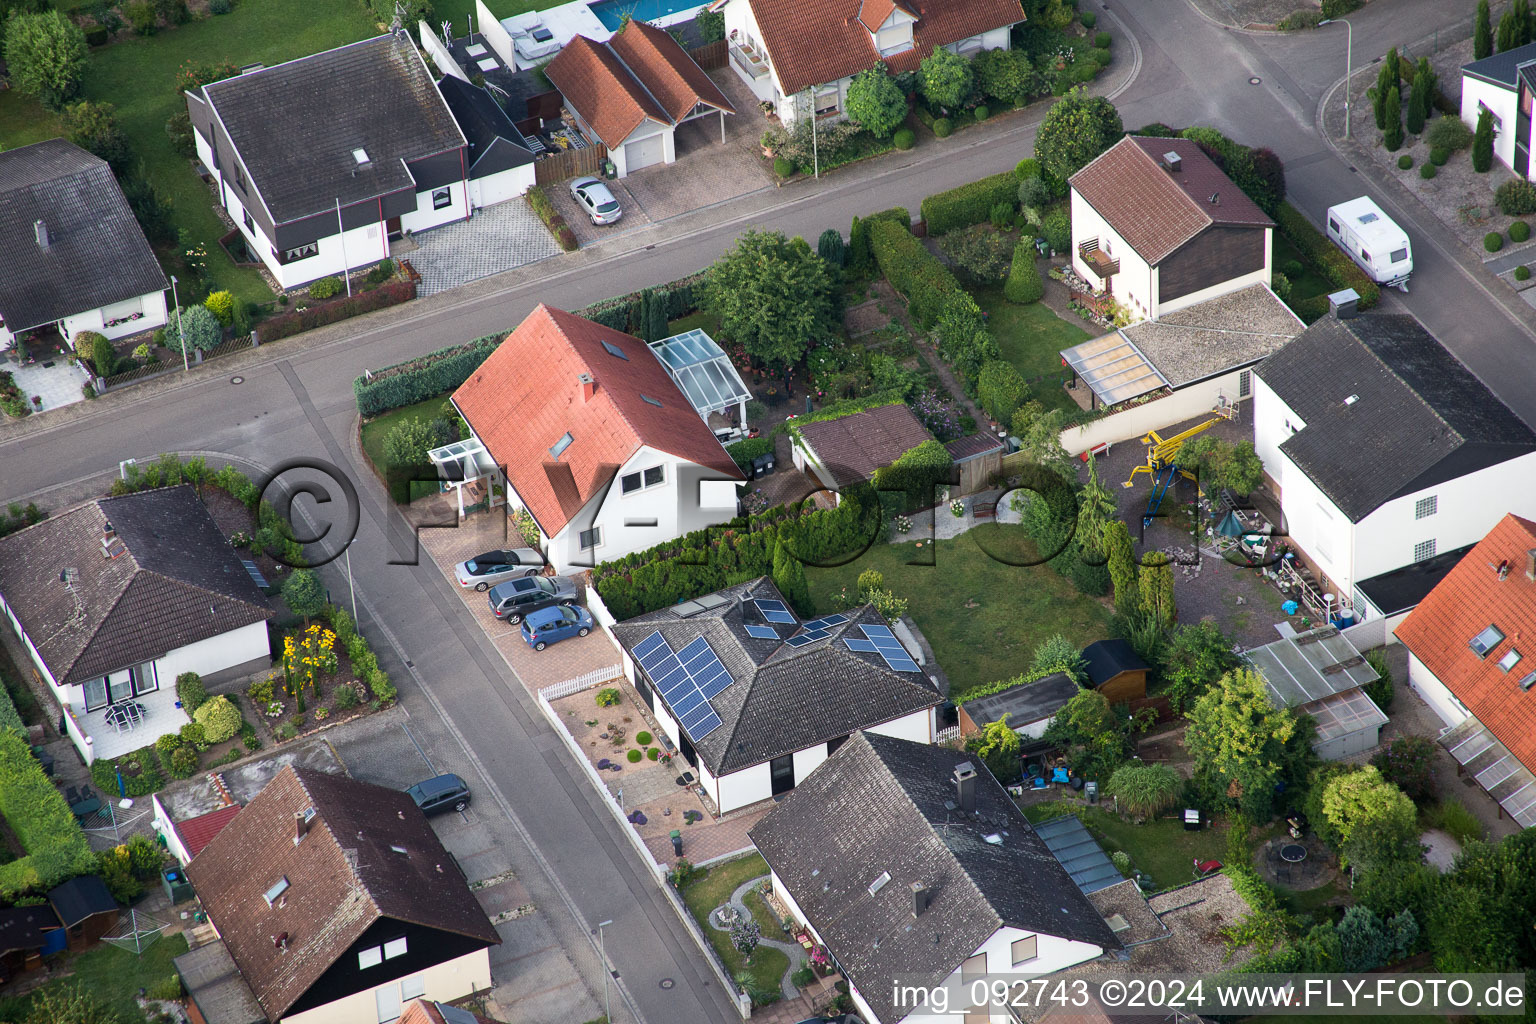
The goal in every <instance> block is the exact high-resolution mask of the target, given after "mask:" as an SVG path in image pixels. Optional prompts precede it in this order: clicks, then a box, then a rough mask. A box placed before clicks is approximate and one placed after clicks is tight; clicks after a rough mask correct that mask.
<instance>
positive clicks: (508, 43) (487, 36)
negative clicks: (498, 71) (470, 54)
mask: <svg viewBox="0 0 1536 1024" xmlns="http://www.w3.org/2000/svg"><path fill="white" fill-rule="evenodd" d="M475 29H476V31H478V32H479V33H480V37H481V38H482V39H484V40H485V42H486V45H487V46H489V47H490V48H491V49H492V50H494V51H496V56H498V57H500V58H501V62H502V63H503V64H505V65H506V66H507V67H509V68H511V69H512V70H513V71H516V70H517V50H516V49H515V48H514V47H513V45H512V34H511V33H510V32H508V31H507V30H506V28H504V27H503V26H502V24H501V19H500V18H498V17H496V15H494V14H492V13H491V11H490V8H488V7H486V6H485V0H475Z"/></svg>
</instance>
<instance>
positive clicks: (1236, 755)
mask: <svg viewBox="0 0 1536 1024" xmlns="http://www.w3.org/2000/svg"><path fill="white" fill-rule="evenodd" d="M1185 717H1186V718H1188V719H1189V728H1188V729H1187V730H1186V731H1185V733H1184V746H1185V748H1186V749H1188V751H1189V753H1190V756H1191V757H1192V758H1193V760H1194V769H1195V775H1196V777H1197V778H1200V779H1203V780H1205V781H1206V782H1207V784H1209V785H1211V786H1212V787H1213V788H1214V789H1215V790H1217V791H1218V792H1223V793H1225V794H1226V795H1227V796H1228V798H1229V799H1232V800H1234V801H1238V802H1240V803H1242V804H1243V806H1244V807H1245V809H1246V808H1247V807H1249V806H1251V805H1252V806H1257V805H1260V804H1263V805H1264V806H1266V807H1267V806H1268V802H1269V799H1270V794H1271V793H1272V792H1273V791H1274V785H1275V780H1276V779H1277V778H1278V777H1279V776H1280V773H1281V769H1282V767H1283V766H1282V760H1283V756H1284V748H1285V744H1286V742H1287V741H1288V740H1289V739H1290V737H1291V736H1292V734H1293V733H1295V731H1296V717H1295V716H1294V715H1293V714H1291V712H1290V711H1288V710H1286V709H1284V708H1277V707H1275V706H1274V704H1273V702H1271V701H1270V699H1269V692H1268V690H1266V689H1265V686H1264V680H1263V677H1261V676H1260V675H1259V674H1258V673H1256V672H1253V671H1251V670H1249V669H1245V668H1239V669H1233V670H1232V671H1231V672H1228V673H1227V674H1226V675H1225V676H1223V677H1222V679H1221V681H1220V682H1219V683H1217V685H1216V686H1214V687H1212V688H1211V689H1210V690H1208V691H1206V692H1205V693H1203V694H1201V695H1200V696H1199V697H1197V698H1195V702H1194V705H1193V706H1192V707H1191V708H1190V709H1189V711H1188V712H1186V713H1185Z"/></svg>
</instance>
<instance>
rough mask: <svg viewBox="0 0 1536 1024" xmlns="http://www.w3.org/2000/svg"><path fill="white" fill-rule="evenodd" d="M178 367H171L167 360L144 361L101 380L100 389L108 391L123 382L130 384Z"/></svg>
mask: <svg viewBox="0 0 1536 1024" xmlns="http://www.w3.org/2000/svg"><path fill="white" fill-rule="evenodd" d="M180 361H181V360H179V359H178V360H177V362H178V363H179V362H180ZM179 368H180V367H173V366H172V365H171V364H170V363H169V362H167V361H161V362H154V363H146V364H144V365H143V366H137V367H134V368H133V369H132V370H127V371H125V372H123V373H114V374H113V375H112V376H110V377H108V378H106V379H105V380H103V381H102V382H101V384H102V390H104V391H110V390H112V389H113V388H116V387H121V386H122V385H124V384H131V383H133V382H134V381H136V380H143V379H144V378H146V377H158V376H160V374H162V373H169V372H171V370H173V369H179Z"/></svg>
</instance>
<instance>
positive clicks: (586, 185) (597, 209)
mask: <svg viewBox="0 0 1536 1024" xmlns="http://www.w3.org/2000/svg"><path fill="white" fill-rule="evenodd" d="M571 198H572V199H574V200H576V205H577V206H579V207H581V209H582V212H584V213H585V214H586V215H587V216H588V217H591V218H592V223H593V224H617V223H618V222H619V218H621V217H623V216H624V211H623V210H622V209H620V208H619V201H618V200H617V199H615V198H613V193H612V192H610V191H608V186H607V185H604V184H603V183H602V182H601V181H600V180H598V179H597V178H593V177H585V178H577V179H576V180H575V181H573V182H571Z"/></svg>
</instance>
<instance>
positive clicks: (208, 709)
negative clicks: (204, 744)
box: [192, 694, 241, 743]
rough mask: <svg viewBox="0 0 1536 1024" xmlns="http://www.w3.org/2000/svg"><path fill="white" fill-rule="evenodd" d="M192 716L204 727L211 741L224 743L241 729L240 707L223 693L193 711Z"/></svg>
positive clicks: (204, 732)
mask: <svg viewBox="0 0 1536 1024" xmlns="http://www.w3.org/2000/svg"><path fill="white" fill-rule="evenodd" d="M192 718H193V720H194V721H195V722H197V724H198V725H200V726H202V727H203V735H204V736H205V737H207V739H208V742H209V743H223V742H224V741H225V740H227V739H229V738H230V737H231V736H233V735H234V734H235V733H237V732H239V731H240V722H241V719H240V709H239V708H237V707H235V705H234V704H233V703H231V702H230V699H229V698H228V697H226V696H224V695H223V694H219V695H218V696H217V697H210V698H209V699H208V700H207V701H205V702H204V703H203V704H202V706H201V707H199V708H198V709H197V710H196V711H194V712H193V713H192Z"/></svg>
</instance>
